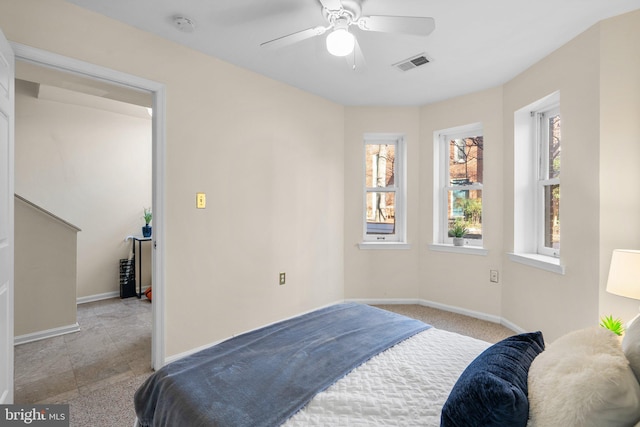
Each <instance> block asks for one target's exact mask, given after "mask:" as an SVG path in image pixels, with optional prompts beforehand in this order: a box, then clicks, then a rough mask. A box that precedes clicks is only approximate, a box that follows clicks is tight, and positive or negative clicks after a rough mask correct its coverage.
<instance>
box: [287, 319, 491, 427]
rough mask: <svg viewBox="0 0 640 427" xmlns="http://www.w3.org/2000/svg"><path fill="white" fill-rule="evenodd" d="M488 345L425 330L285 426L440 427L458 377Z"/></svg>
mask: <svg viewBox="0 0 640 427" xmlns="http://www.w3.org/2000/svg"><path fill="white" fill-rule="evenodd" d="M489 346H490V344H489V343H487V342H484V341H480V340H477V339H474V338H470V337H466V336H463V335H459V334H455V333H452V332H447V331H443V330H439V329H436V328H431V329H428V330H426V331H424V332H421V333H419V334H417V335H415V336H413V337H411V338H409V339H407V340H405V341H403V342H401V343H400V344H398V345H395V346H394V347H391V348H390V349H388V350H386V351H384V352H382V353H380V354H379V355H377V356H375V357H374V358H372V359H371V360H369V361H368V362H367V363H365V364H363V365H361V366H359V367H358V368H356V369H354V370H353V371H351V372H350V373H349V374H348V375H347V376H346V377H344V378H342V379H341V380H339V381H338V382H336V383H335V384H333V385H332V386H331V387H329V388H328V389H326V390H325V391H323V392H321V393H319V394H317V395H316V396H315V397H314V398H313V400H312V401H311V402H309V404H308V405H307V406H305V407H304V408H303V409H302V410H300V411H299V412H298V413H296V414H295V415H294V416H293V417H291V418H290V419H289V420H287V422H285V423H284V424H283V426H284V427H309V426H336V427H338V426H349V427H357V426H403V427H407V426H439V425H440V411H441V409H442V406H443V405H444V403H445V401H446V400H447V397H448V396H449V392H450V391H451V389H452V388H453V385H454V384H455V382H456V380H457V379H458V377H459V376H460V374H461V373H462V371H463V370H464V368H466V366H467V365H468V364H469V363H471V361H472V360H473V359H474V358H475V357H476V356H477V355H478V354H480V353H481V352H482V351H483V350H485V349H486V348H487V347H489Z"/></svg>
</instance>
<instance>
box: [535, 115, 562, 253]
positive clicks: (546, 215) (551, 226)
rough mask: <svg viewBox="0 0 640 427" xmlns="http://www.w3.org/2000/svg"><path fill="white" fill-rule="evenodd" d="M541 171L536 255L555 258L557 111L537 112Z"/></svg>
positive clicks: (557, 247) (557, 223) (557, 230)
mask: <svg viewBox="0 0 640 427" xmlns="http://www.w3.org/2000/svg"><path fill="white" fill-rule="evenodd" d="M538 119H539V135H540V148H541V149H540V153H541V158H540V163H539V164H540V171H539V177H540V178H539V181H538V183H539V190H540V193H541V194H540V196H538V200H542V202H541V204H542V216H543V220H542V221H541V228H542V233H541V244H540V245H539V249H538V252H540V253H542V254H546V255H554V256H558V254H559V252H560V154H561V146H560V140H561V132H560V125H561V120H560V111H559V109H558V108H554V109H551V110H547V111H544V112H540V113H538Z"/></svg>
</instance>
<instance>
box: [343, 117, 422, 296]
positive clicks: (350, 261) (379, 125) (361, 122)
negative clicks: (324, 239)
mask: <svg viewBox="0 0 640 427" xmlns="http://www.w3.org/2000/svg"><path fill="white" fill-rule="evenodd" d="M419 113H420V109H419V108H417V107H407V108H382V107H381V108H376V107H349V108H347V109H346V111H345V123H346V125H345V180H344V187H345V211H344V215H345V227H344V228H345V230H344V233H345V239H344V240H345V242H344V244H345V273H344V274H345V283H346V284H347V285H346V289H345V296H346V297H347V298H354V299H381V298H416V297H417V295H418V289H419V279H418V270H419V261H420V258H419V257H420V252H421V248H420V240H419V225H418V224H419V216H418V212H419V210H418V208H419V204H418V200H419V195H420V191H419V188H420V186H419V181H418V179H419V176H418V170H419V169H420V163H419V162H420V154H419V153H420V133H419V131H420V129H419V128H420V114H419ZM365 133H398V134H403V135H404V136H405V143H406V153H407V168H406V170H407V224H408V227H407V241H408V242H409V243H410V244H411V249H408V250H395V249H392V250H362V249H359V248H358V243H360V242H362V230H363V214H362V206H363V197H364V196H363V187H362V185H363V182H364V157H363V155H364V134H365Z"/></svg>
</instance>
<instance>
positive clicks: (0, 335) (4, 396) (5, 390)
mask: <svg viewBox="0 0 640 427" xmlns="http://www.w3.org/2000/svg"><path fill="white" fill-rule="evenodd" d="M14 73H15V69H14V56H13V50H12V49H11V46H10V45H9V42H8V41H7V39H6V38H5V37H4V34H2V32H1V31H0V404H7V403H13V191H14V189H13V147H14V146H13V111H14V110H13V108H14V106H13V84H14V81H13V79H14Z"/></svg>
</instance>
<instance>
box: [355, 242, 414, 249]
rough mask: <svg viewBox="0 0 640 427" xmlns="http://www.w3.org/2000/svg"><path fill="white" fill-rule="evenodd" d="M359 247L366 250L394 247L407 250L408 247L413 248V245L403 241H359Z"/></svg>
mask: <svg viewBox="0 0 640 427" xmlns="http://www.w3.org/2000/svg"><path fill="white" fill-rule="evenodd" d="M358 247H359V248H360V249H365V250H369V249H374V250H380V249H382V250H386V249H393V250H406V249H411V245H410V244H409V243H403V242H361V243H358Z"/></svg>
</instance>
